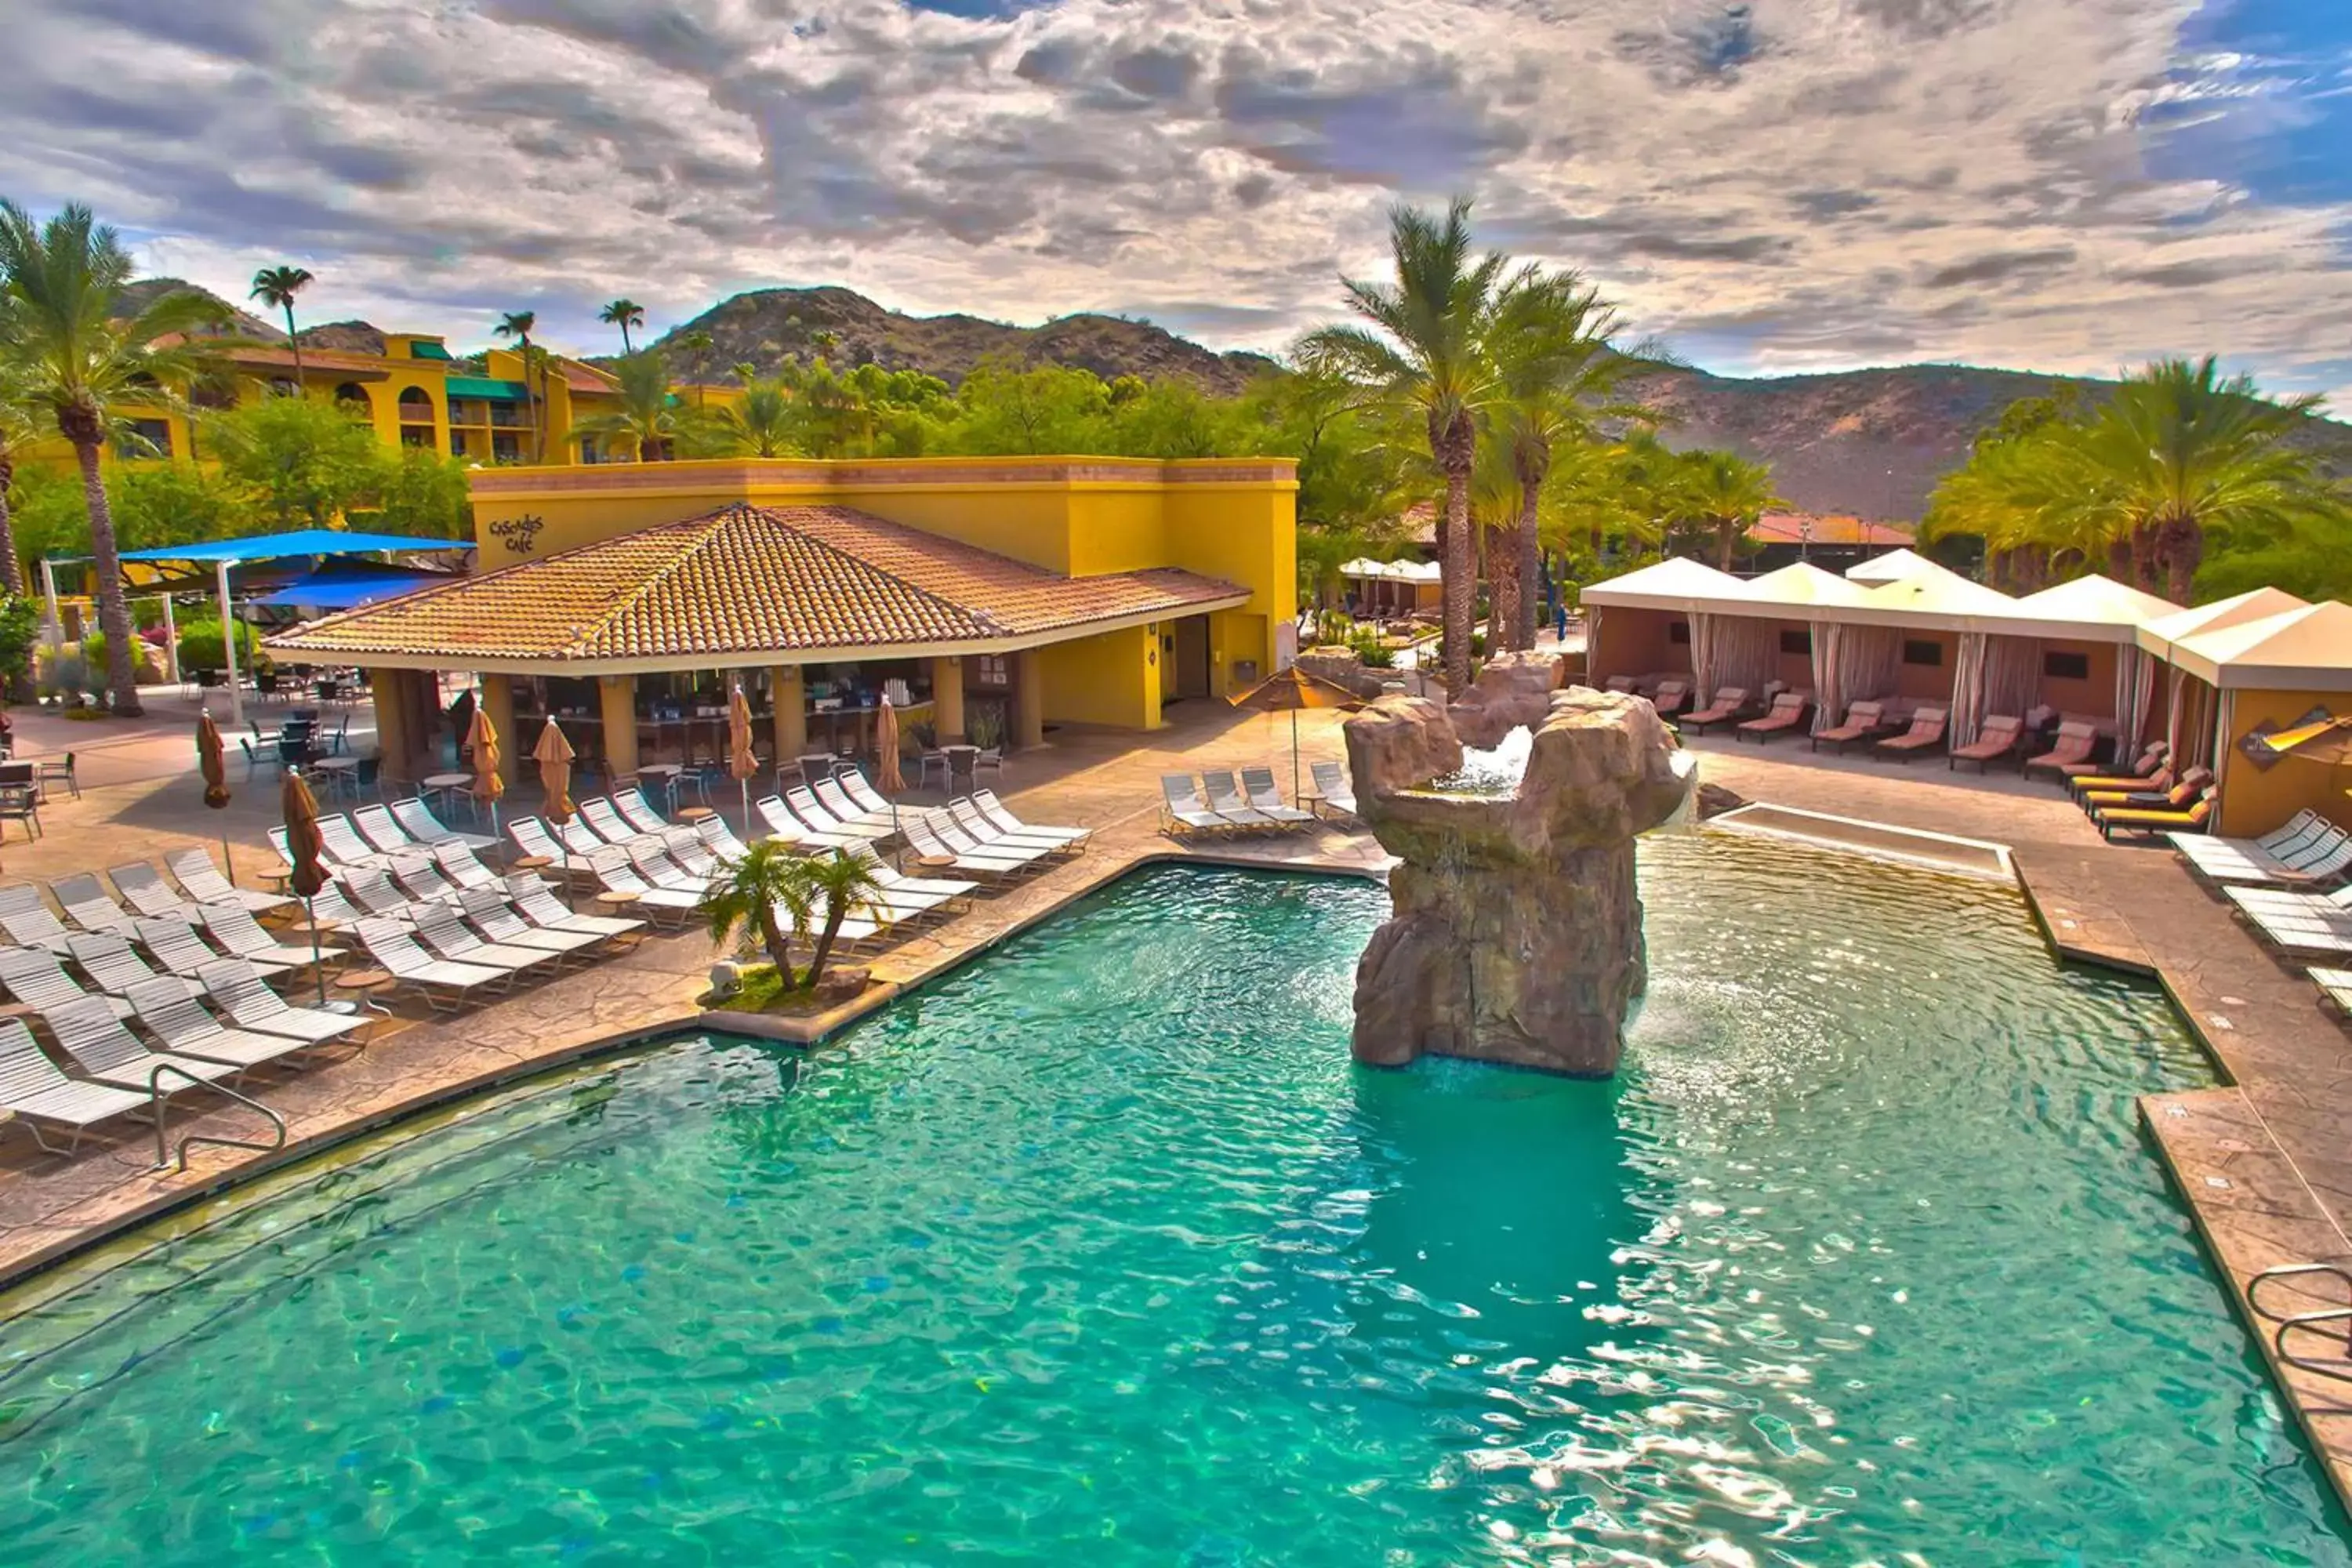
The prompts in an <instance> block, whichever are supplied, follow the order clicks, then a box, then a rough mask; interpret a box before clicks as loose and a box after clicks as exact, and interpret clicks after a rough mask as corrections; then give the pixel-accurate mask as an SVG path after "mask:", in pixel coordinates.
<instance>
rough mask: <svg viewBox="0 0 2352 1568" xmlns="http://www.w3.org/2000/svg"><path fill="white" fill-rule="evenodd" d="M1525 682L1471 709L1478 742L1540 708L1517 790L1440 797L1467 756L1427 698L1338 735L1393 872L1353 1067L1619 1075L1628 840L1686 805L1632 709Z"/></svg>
mask: <svg viewBox="0 0 2352 1568" xmlns="http://www.w3.org/2000/svg"><path fill="white" fill-rule="evenodd" d="M1490 668H1491V667H1490ZM1533 681H1534V677H1533V676H1532V675H1531V674H1529V673H1528V672H1526V671H1515V672H1513V673H1511V674H1509V675H1507V677H1505V678H1503V679H1501V680H1499V681H1498V682H1497V683H1496V684H1497V688H1498V689H1497V690H1496V692H1495V693H1494V694H1493V697H1494V700H1489V701H1487V702H1484V703H1475V704H1472V705H1471V711H1472V713H1474V714H1475V715H1476V726H1475V727H1476V728H1478V729H1479V730H1480V731H1481V733H1491V732H1492V731H1493V730H1494V728H1495V725H1494V710H1495V709H1496V707H1498V706H1501V707H1516V708H1517V709H1519V710H1529V708H1530V703H1531V699H1532V698H1538V697H1539V698H1540V701H1539V702H1535V703H1533V705H1532V712H1533V714H1534V716H1535V717H1536V719H1537V720H1538V722H1537V723H1536V725H1535V729H1534V737H1533V744H1532V745H1531V746H1530V747H1529V749H1528V763H1527V769H1526V772H1525V773H1524V774H1522V775H1521V777H1520V778H1519V779H1518V781H1517V784H1516V786H1507V787H1504V788H1500V789H1490V790H1487V791H1485V792H1480V793H1465V792H1463V791H1460V790H1456V789H1449V788H1447V787H1445V785H1444V783H1443V781H1444V780H1445V779H1446V778H1447V777H1448V775H1451V774H1454V773H1457V772H1458V771H1460V770H1461V768H1462V765H1463V750H1462V740H1461V737H1460V735H1459V734H1458V733H1457V732H1456V731H1455V728H1454V723H1453V721H1451V719H1449V717H1448V716H1447V713H1446V710H1444V708H1442V707H1441V706H1439V705H1438V704H1437V703H1435V702H1433V701H1431V700H1427V699H1425V698H1419V697H1385V698H1382V699H1381V700H1380V701H1378V702H1376V703H1374V704H1372V705H1371V706H1370V708H1367V709H1366V710H1363V711H1362V712H1360V713H1358V714H1356V715H1354V716H1353V717H1351V718H1350V719H1349V721H1348V722H1347V726H1346V731H1345V732H1346V736H1347V742H1348V763H1349V769H1350V771H1351V772H1352V773H1353V775H1354V780H1355V788H1356V801H1357V804H1358V806H1359V807H1360V810H1361V811H1362V813H1363V816H1364V819H1365V821H1366V822H1367V823H1368V824H1369V825H1370V827H1371V829H1372V832H1373V833H1374V834H1375V835H1376V836H1377V837H1379V839H1380V841H1381V846H1382V847H1384V848H1386V849H1387V850H1388V851H1389V853H1390V854H1391V855H1394V856H1396V857H1397V858H1399V859H1400V860H1402V862H1403V864H1402V865H1400V866H1398V867H1397V868H1395V869H1394V870H1393V871H1391V874H1390V877H1389V890H1390V894H1391V899H1392V900H1393V903H1394V910H1393V913H1392V914H1391V916H1390V918H1389V921H1388V922H1387V923H1386V924H1384V925H1382V926H1381V928H1380V929H1379V930H1378V931H1375V932H1373V934H1372V941H1371V945H1370V947H1369V948H1367V949H1366V950H1365V952H1364V956H1363V960H1362V962H1361V963H1359V964H1358V965H1357V968H1356V1027H1355V1047H1354V1048H1355V1055H1356V1058H1357V1059H1358V1060H1360V1061H1364V1062H1370V1063H1374V1064H1376V1065H1380V1066H1384V1067H1401V1066H1402V1065H1404V1064H1405V1063H1407V1062H1410V1061H1412V1059H1413V1058H1416V1057H1418V1056H1421V1055H1422V1054H1423V1053H1424V1052H1430V1053H1434V1054H1436V1055H1440V1056H1451V1057H1467V1058H1473V1059H1475V1060H1480V1061H1491V1062H1507V1063H1512V1064H1515V1065H1517V1066H1522V1067H1533V1068H1547V1069H1549V1070H1550V1071H1553V1072H1562V1073H1574V1074H1578V1075H1580V1076H1586V1077H1605V1076H1607V1075H1608V1074H1610V1073H1612V1072H1614V1071H1615V1070H1616V1068H1617V1058H1618V1057H1619V1055H1620V1053H1621V1052H1622V1049H1623V1046H1624V1037H1623V1029H1624V1023H1625V1015H1626V1012H1627V1010H1628V1009H1629V1008H1630V1007H1631V1006H1632V1005H1633V1000H1634V998H1635V997H1637V996H1639V995H1640V994H1642V989H1643V984H1644V981H1645V979H1646V972H1645V969H1644V963H1643V942H1642V904H1641V900H1640V898H1639V896H1638V895H1637V894H1636V892H1635V890H1634V884H1633V839H1634V836H1635V835H1637V834H1640V833H1643V832H1644V831H1646V830H1648V829H1650V828H1653V827H1655V826H1658V825H1659V824H1661V823H1663V822H1664V821H1665V820H1666V819H1667V818H1669V817H1670V816H1673V815H1674V814H1675V811H1676V809H1677V808H1679V807H1680V806H1681V805H1682V804H1683V800H1684V797H1685V795H1687V794H1688V792H1689V790H1690V787H1691V778H1690V770H1689V762H1690V758H1689V757H1688V756H1687V754H1686V753H1684V752H1680V751H1678V750H1677V749H1676V747H1675V742H1674V738H1673V736H1672V735H1671V734H1670V733H1669V732H1668V731H1667V730H1666V727H1665V726H1664V723H1662V722H1661V721H1659V719H1658V714H1657V710H1655V709H1654V708H1652V707H1651V706H1650V704H1649V703H1648V702H1646V701H1644V700H1642V699H1641V698H1638V697H1633V696H1627V695H1622V694H1619V693H1615V692H1602V691H1594V690H1591V689H1586V688H1583V687H1575V688H1571V689H1568V690H1564V691H1548V690H1545V689H1543V688H1541V687H1535V688H1534V689H1533V690H1532V692H1531V691H1530V690H1529V689H1528V688H1530V687H1531V686H1532V685H1533ZM1481 683H1482V684H1484V683H1485V682H1484V680H1483V678H1482V682H1481ZM1506 695H1507V701H1505V700H1503V699H1504V698H1505V697H1506Z"/></svg>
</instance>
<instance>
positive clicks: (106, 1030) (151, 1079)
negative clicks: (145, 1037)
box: [41, 996, 246, 1100]
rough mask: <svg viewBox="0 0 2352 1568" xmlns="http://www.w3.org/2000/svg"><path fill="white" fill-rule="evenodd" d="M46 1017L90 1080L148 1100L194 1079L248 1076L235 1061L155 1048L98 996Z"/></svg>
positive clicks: (166, 1094) (63, 1047) (214, 1080)
mask: <svg viewBox="0 0 2352 1568" xmlns="http://www.w3.org/2000/svg"><path fill="white" fill-rule="evenodd" d="M41 1019H42V1021H43V1022H44V1023H46V1024H47V1025H48V1026H49V1033H50V1034H51V1035H53V1036H55V1037H57V1042H58V1049H60V1050H62V1051H64V1052H65V1054H66V1055H67V1056H68V1057H69V1058H72V1060H73V1064H74V1066H76V1067H77V1068H80V1069H81V1073H82V1076H83V1077H84V1078H87V1079H91V1080H92V1081H94V1082H98V1083H103V1084H110V1085H112V1086H113V1087H114V1088H116V1089H135V1090H137V1091H138V1093H139V1096H140V1098H141V1099H142V1100H143V1099H146V1098H147V1097H148V1096H149V1094H150V1093H151V1091H152V1092H153V1093H155V1094H157V1095H159V1096H161V1097H163V1098H169V1097H170V1096H171V1095H172V1094H173V1092H174V1091H175V1090H177V1089H181V1088H184V1087H186V1086H187V1084H188V1080H189V1079H195V1080H197V1082H199V1083H218V1082H220V1081H222V1080H223V1079H232V1080H233V1079H238V1078H241V1077H243V1076H244V1074H245V1070H246V1069H245V1068H242V1067H238V1066H236V1065H235V1064H233V1063H229V1062H215V1061H205V1060H204V1059H202V1058H197V1057H184V1056H181V1055H179V1054H178V1053H177V1052H173V1051H151V1050H149V1049H148V1048H147V1047H145V1046H144V1045H142V1044H141V1043H140V1041H139V1039H138V1037H136V1036H134V1035H132V1034H131V1031H130V1029H129V1028H127V1027H125V1026H124V1025H123V1022H122V1020H121V1019H120V1018H118V1017H116V1016H114V1012H113V1010H112V1009H111V1008H110V1007H108V1006H107V1005H106V1004H105V1003H103V1002H101V1001H100V1000H99V999H98V998H97V997H95V996H92V997H88V998H85V999H84V1000H82V1001H79V1002H68V1003H67V1004H65V1005H63V1006H61V1007H52V1008H50V1009H49V1010H48V1011H47V1012H46V1013H43V1014H42V1015H41ZM166 1068H168V1069H170V1070H168V1071H166V1070H165V1069H166Z"/></svg>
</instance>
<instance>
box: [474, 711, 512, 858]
mask: <svg viewBox="0 0 2352 1568" xmlns="http://www.w3.org/2000/svg"><path fill="white" fill-rule="evenodd" d="M466 745H467V748H468V749H469V750H470V751H472V752H473V753H474V794H475V795H476V796H477V797H478V798H479V799H482V800H487V801H488V802H489V803H490V833H491V835H492V836H493V837H496V836H497V834H498V831H499V796H500V795H504V794H506V793H507V781H506V779H505V777H504V776H503V775H502V774H500V773H499V727H498V726H497V725H495V724H493V723H491V722H490V710H488V708H485V707H483V706H482V704H480V703H479V702H477V703H475V704H474V721H473V723H472V724H471V725H470V726H468V727H467V731H466Z"/></svg>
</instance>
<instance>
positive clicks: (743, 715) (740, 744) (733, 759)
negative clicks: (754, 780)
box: [727, 680, 760, 842]
mask: <svg viewBox="0 0 2352 1568" xmlns="http://www.w3.org/2000/svg"><path fill="white" fill-rule="evenodd" d="M727 771H728V773H730V774H732V775H733V776H734V779H735V783H736V784H737V786H738V787H739V788H740V791H741V793H742V795H743V837H744V839H745V841H746V842H749V840H750V839H751V775H752V774H754V773H758V772H759V771H760V757H759V753H758V752H754V751H752V750H751V699H750V698H748V697H746V696H744V695H743V683H742V682H741V681H740V680H738V681H737V682H736V683H735V689H734V690H733V691H731V692H730V693H729V694H728V697H727Z"/></svg>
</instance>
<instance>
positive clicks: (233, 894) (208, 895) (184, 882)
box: [163, 849, 299, 915]
mask: <svg viewBox="0 0 2352 1568" xmlns="http://www.w3.org/2000/svg"><path fill="white" fill-rule="evenodd" d="M163 866H164V868H165V869H167V870H169V871H170V872H171V873H172V879H173V881H175V882H177V883H179V884H180V891H182V892H184V893H185V894H187V895H188V897H189V898H191V899H194V900H195V901H196V902H198V903H200V904H243V905H244V906H245V907H246V908H247V909H248V910H252V911H253V912H254V913H255V914H257V915H261V914H269V913H273V912H275V911H276V910H283V909H286V908H289V907H290V906H292V905H295V904H297V903H299V900H296V899H292V898H289V897H288V896H287V895H285V894H283V893H265V892H263V891H261V890H260V889H257V888H240V887H238V886H236V884H235V883H233V882H231V881H230V880H229V879H227V878H226V877H225V876H223V875H222V874H221V868H219V867H217V866H215V865H214V864H213V858H212V854H211V852H210V851H209V850H205V849H174V850H173V851H172V852H171V853H170V854H168V855H166V856H164V857H163Z"/></svg>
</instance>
